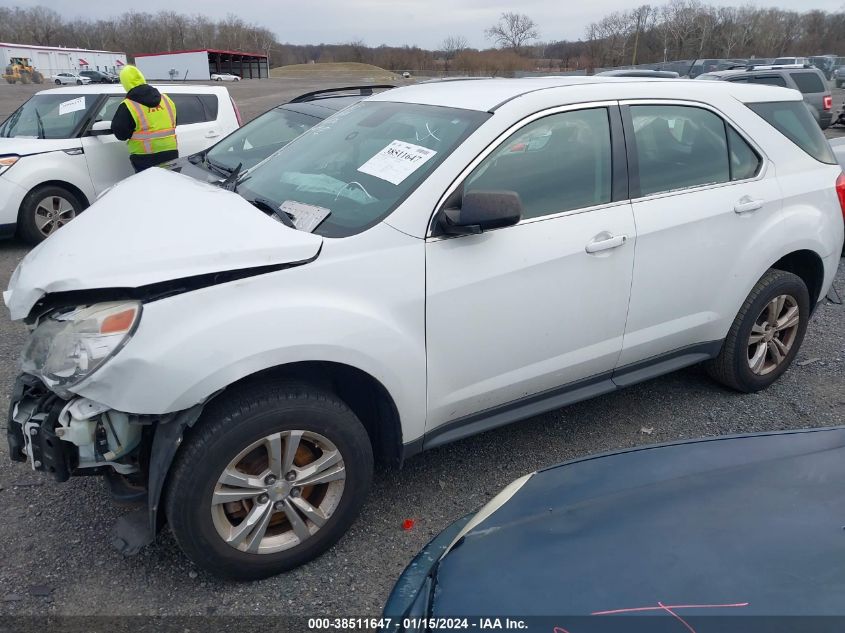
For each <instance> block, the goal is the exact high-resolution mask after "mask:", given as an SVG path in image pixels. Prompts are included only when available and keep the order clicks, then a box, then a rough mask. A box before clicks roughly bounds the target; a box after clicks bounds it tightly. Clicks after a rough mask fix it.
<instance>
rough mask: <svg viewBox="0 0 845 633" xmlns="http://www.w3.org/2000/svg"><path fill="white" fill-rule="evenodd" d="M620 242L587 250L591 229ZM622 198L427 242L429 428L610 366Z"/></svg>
mask: <svg viewBox="0 0 845 633" xmlns="http://www.w3.org/2000/svg"><path fill="white" fill-rule="evenodd" d="M603 232H607V233H610V234H612V235H625V236H627V237H628V242H627V243H625V244H623V245H622V246H620V247H618V248H615V249H612V250H607V251H602V252H599V253H594V254H588V253H587V252H586V251H585V247H586V246H587V244H588V243H590V242H591V241H593V240H594V239H595V238H596V236H597V235H599V234H601V233H603ZM634 237H635V229H634V221H633V216H632V213H631V207H630V205H629V204H628V203H623V204H617V205H615V206H611V207H606V208H603V209H596V210H593V211H586V212H582V213H575V214H572V215H565V216H562V217H556V218H549V219H545V220H542V221H534V222H526V223H523V224H519V225H517V226H513V227H509V228H504V229H499V230H496V231H490V232H487V233H483V234H481V235H472V236H465V237H458V238H453V239H444V240H437V241H432V242H430V243H429V244H428V245H427V246H426V278H427V282H426V289H427V295H428V297H427V302H426V315H427V321H426V336H427V340H428V343H427V345H428V362H429V422H428V430H431V429H433V428H435V427H437V426H438V425H440V424H443V423H445V422H448V421H450V420H454V419H456V418H461V417H463V416H466V415H469V414H472V413H476V412H479V411H483V410H485V409H488V408H490V407H495V406H497V405H501V404H505V403H507V402H511V401H514V400H517V399H519V398H522V397H524V396H528V395H532V394H535V393H538V392H541V391H544V390H546V389H552V388H555V387H560V386H562V385H566V384H568V383H571V382H574V381H576V380H580V379H583V378H588V377H591V376H595V375H596V374H600V373H603V372H609V371H611V370H612V369H613V368H614V367H615V366H616V361H617V359H618V358H619V352H620V350H621V349H622V335H623V332H624V329H625V315H626V313H627V309H628V294H629V291H630V287H631V270H632V267H633V261H634V248H635V239H634Z"/></svg>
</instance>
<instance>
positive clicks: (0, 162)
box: [0, 156, 21, 174]
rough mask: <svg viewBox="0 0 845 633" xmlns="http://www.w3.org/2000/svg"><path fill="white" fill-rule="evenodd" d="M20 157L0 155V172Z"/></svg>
mask: <svg viewBox="0 0 845 633" xmlns="http://www.w3.org/2000/svg"><path fill="white" fill-rule="evenodd" d="M20 159H21V157H20V156H0V174H2V173H4V172H6V171H8V169H9V168H10V167H11V166H12V165H14V164H15V163H16V162H18V161H19V160H20Z"/></svg>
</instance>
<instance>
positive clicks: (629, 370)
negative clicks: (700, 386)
mask: <svg viewBox="0 0 845 633" xmlns="http://www.w3.org/2000/svg"><path fill="white" fill-rule="evenodd" d="M722 343H723V341H710V342H707V343H698V344H696V345H690V346H687V347H683V348H681V349H677V350H674V351H672V352H668V353H666V354H660V355H659V356H654V357H653V358H649V359H646V360H644V361H640V362H637V363H632V364H631V365H626V366H624V367H620V368H618V369H616V370H614V371H612V372H606V373H603V374H598V375H596V376H591V377H590V378H585V379H583V380H579V381H576V382H574V383H569V384H568V385H564V386H562V387H556V388H554V389H549V390H547V391H543V392H541V393H537V394H534V395H531V396H526V397H524V398H520V399H518V400H514V401H513V402H509V403H506V404H503V405H500V406H497V407H492V408H490V409H487V410H485V411H482V412H481V413H474V414H472V415H468V416H465V417H463V418H458V419H457V420H452V421H451V422H447V423H446V424H443V425H441V426H439V427H437V428H436V429H433V430H431V431H430V432H428V433H426V434H425V436H424V437H423V438H420V439H418V440H415V441H413V442H410V443H408V444H405V445H404V447H403V459H407V458H408V457H411V456H413V455H415V454H416V453H419V452H421V451H424V450H428V449H430V448H436V447H438V446H442V445H444V444H448V443H450V442H455V441H457V440H460V439H463V438H465V437H469V436H471V435H475V434H476V433H483V432H484V431H489V430H491V429H496V428H499V427H500V426H504V425H506V424H511V423H512V422H518V421H520V420H525V419H527V418H531V417H534V416H536V415H540V414H542V413H547V412H549V411H554V410H555V409H560V408H562V407H565V406H567V405H570V404H574V403H576V402H580V401H582V400H588V399H590V398H594V397H596V396H600V395H603V394H606V393H610V392H612V391H616V390H617V389H621V388H623V387H628V386H630V385H634V384H636V383H638V382H643V381H645V380H651V379H652V378H656V377H658V376H662V375H663V374H668V373H671V372H673V371H676V370H678V369H681V368H683V367H689V366H690V365H695V364H697V363H700V362H702V361H705V360H708V359H711V358H715V357H716V356H718V354H719V351H720V350H721V349H722Z"/></svg>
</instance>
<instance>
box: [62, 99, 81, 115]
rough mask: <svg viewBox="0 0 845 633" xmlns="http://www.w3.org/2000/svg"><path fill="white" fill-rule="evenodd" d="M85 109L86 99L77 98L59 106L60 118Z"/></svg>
mask: <svg viewBox="0 0 845 633" xmlns="http://www.w3.org/2000/svg"><path fill="white" fill-rule="evenodd" d="M84 109H85V97H77V98H76V99H71V100H70V101H64V102H63V103H60V104H59V116H62V115H63V114H70V113H71V112H78V111H79V110H84Z"/></svg>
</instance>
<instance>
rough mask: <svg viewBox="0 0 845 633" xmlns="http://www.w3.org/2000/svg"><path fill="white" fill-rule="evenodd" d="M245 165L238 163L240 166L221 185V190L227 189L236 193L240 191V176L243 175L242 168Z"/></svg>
mask: <svg viewBox="0 0 845 633" xmlns="http://www.w3.org/2000/svg"><path fill="white" fill-rule="evenodd" d="M243 165H244V164H243V163H238V166H237V167H235V168H234V169H233V170H232V173H231V174H229V175H228V176H226V179H225V180H223V181H222V182H221V183H220V188H221V189H225V190H226V191H235V192H237V190H238V176H240V175H241V167H243Z"/></svg>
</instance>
